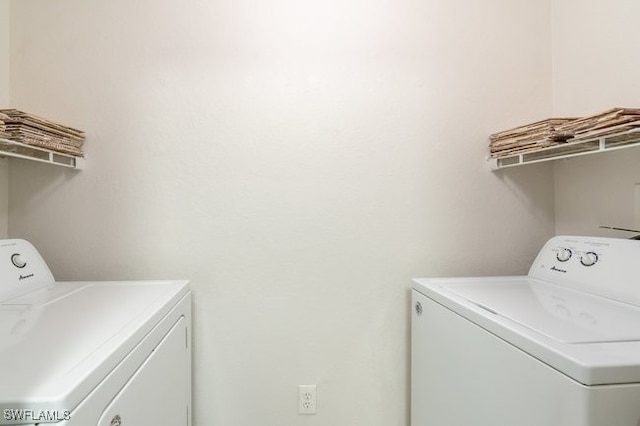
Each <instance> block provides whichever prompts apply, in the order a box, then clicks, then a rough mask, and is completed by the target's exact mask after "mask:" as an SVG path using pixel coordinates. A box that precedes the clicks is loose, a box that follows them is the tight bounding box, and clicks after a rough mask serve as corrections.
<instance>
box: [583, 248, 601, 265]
mask: <svg viewBox="0 0 640 426" xmlns="http://www.w3.org/2000/svg"><path fill="white" fill-rule="evenodd" d="M597 261H598V254H597V253H594V252H592V251H588V252H586V253H583V254H582V256H581V257H580V263H582V264H583V265H584V266H593V265H595V264H596V262H597Z"/></svg>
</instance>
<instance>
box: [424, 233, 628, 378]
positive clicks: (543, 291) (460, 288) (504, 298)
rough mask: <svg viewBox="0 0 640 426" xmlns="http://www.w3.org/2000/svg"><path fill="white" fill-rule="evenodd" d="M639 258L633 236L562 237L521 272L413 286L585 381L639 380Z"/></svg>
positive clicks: (432, 280)
mask: <svg viewBox="0 0 640 426" xmlns="http://www.w3.org/2000/svg"><path fill="white" fill-rule="evenodd" d="M639 258H640V242H638V241H630V240H616V239H608V238H590V237H566V236H560V237H554V238H552V239H551V240H549V242H547V244H546V245H545V246H544V247H543V248H542V250H541V251H540V253H539V254H538V256H537V258H536V260H535V261H534V263H533V265H532V266H531V268H530V271H529V274H528V275H527V276H508V277H458V278H423V279H416V280H414V282H413V289H414V290H415V291H417V292H419V293H422V294H423V295H425V296H427V297H428V298H430V299H432V300H433V301H435V302H437V303H439V304H441V305H443V306H444V307H446V308H448V309H450V310H452V311H454V312H455V313H457V314H459V315H460V316H462V317H464V318H466V319H468V320H470V321H472V322H474V323H476V324H477V325H479V326H481V327H482V328H484V329H485V330H487V331H488V332H490V333H492V334H494V335H496V336H498V337H500V338H502V339H503V340H505V341H507V342H509V343H511V344H512V345H514V346H516V347H517V348H519V349H521V350H523V351H524V352H526V353H528V354H529V355H531V356H534V357H536V358H537V359H539V360H541V361H542V362H544V363H546V364H548V365H550V366H552V367H553V368H555V369H557V370H559V371H561V372H563V373H564V374H566V375H567V376H569V377H572V378H573V379H575V380H576V381H579V382H581V383H583V384H585V385H598V384H614V383H640V327H638V324H640V288H638V286H637V285H635V283H636V282H637V277H638V276H640V262H637V259H639ZM478 349H479V348H470V350H471V351H473V350H478Z"/></svg>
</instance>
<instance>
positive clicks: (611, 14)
mask: <svg viewBox="0 0 640 426" xmlns="http://www.w3.org/2000/svg"><path fill="white" fill-rule="evenodd" d="M553 5H554V6H553V7H554V8H553V18H554V19H553V27H552V28H553V37H552V39H553V95H554V113H555V114H556V115H557V116H563V115H577V116H581V115H590V114H594V113H598V112H601V111H604V110H606V109H609V108H613V107H635V108H638V107H640V102H639V99H640V83H639V82H638V73H639V71H640V55H638V54H637V51H638V49H637V46H636V40H638V37H639V36H640V28H638V25H637V22H636V21H637V17H638V16H640V3H639V2H637V1H633V0H615V1H613V2H607V3H606V4H605V3H603V2H600V1H596V0H586V1H583V0H580V1H578V0H560V1H555V2H553ZM637 183H640V150H639V149H638V148H631V149H627V150H623V151H619V152H615V153H609V154H604V155H603V154H597V155H593V156H588V157H582V158H576V159H571V160H563V161H558V162H556V165H555V206H556V207H555V211H556V214H555V216H556V231H557V233H559V234H584V235H599V236H612V237H623V238H626V237H630V236H633V235H634V234H631V233H625V232H617V231H609V230H602V229H599V226H601V225H605V226H617V227H623V228H633V227H635V226H636V223H637V219H636V212H635V210H636V209H635V205H636V200H635V193H636V190H635V185H636V184H637Z"/></svg>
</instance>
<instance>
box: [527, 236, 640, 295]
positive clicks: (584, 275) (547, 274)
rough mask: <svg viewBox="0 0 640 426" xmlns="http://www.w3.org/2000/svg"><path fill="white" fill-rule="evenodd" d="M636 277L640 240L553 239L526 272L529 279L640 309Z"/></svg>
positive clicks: (638, 264)
mask: <svg viewBox="0 0 640 426" xmlns="http://www.w3.org/2000/svg"><path fill="white" fill-rule="evenodd" d="M638 276H640V241H637V240H626V239H618V238H598V237H577V236H558V237H554V238H552V239H550V240H549V241H548V242H547V243H546V244H545V246H544V247H543V248H542V250H540V253H538V256H537V257H536V260H535V261H534V262H533V265H532V266H531V269H530V270H529V277H531V278H536V279H541V280H544V281H547V282H551V283H554V284H558V285H562V286H567V287H574V288H577V289H580V290H583V291H588V292H590V293H592V294H597V295H600V296H605V297H609V298H612V299H616V300H620V301H624V302H631V303H634V304H637V305H639V306H640V286H636V285H634V283H635V282H636V280H637V277H638ZM636 287H638V288H636Z"/></svg>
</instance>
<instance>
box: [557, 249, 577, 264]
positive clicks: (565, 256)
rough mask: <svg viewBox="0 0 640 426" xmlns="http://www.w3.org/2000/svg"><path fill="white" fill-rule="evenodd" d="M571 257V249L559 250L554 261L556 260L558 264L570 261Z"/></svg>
mask: <svg viewBox="0 0 640 426" xmlns="http://www.w3.org/2000/svg"><path fill="white" fill-rule="evenodd" d="M572 255H573V253H572V252H571V249H568V248H561V249H560V250H559V251H558V254H556V259H558V260H559V261H560V262H566V261H567V260H569V259H571V256H572Z"/></svg>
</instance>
